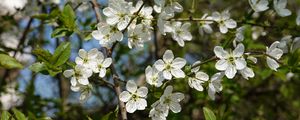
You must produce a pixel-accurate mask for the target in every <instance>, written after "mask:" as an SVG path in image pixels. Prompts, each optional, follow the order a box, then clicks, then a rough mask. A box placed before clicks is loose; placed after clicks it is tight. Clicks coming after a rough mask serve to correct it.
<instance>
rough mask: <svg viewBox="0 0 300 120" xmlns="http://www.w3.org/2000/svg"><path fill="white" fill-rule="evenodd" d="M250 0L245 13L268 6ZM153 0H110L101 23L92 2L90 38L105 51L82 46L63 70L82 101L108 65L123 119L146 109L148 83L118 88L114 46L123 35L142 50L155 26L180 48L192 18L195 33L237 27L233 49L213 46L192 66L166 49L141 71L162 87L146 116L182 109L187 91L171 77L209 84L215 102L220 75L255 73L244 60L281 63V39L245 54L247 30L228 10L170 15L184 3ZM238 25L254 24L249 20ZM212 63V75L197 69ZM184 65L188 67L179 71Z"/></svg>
mask: <svg viewBox="0 0 300 120" xmlns="http://www.w3.org/2000/svg"><path fill="white" fill-rule="evenodd" d="M249 2H250V5H251V7H252V8H253V12H250V13H249V15H248V16H251V15H252V14H253V13H254V12H262V11H265V10H267V9H269V8H268V7H267V5H268V1H267V0H261V1H260V2H254V1H249ZM278 2H283V3H284V2H286V1H285V0H279V1H278ZM154 3H155V4H154V6H147V5H145V3H144V2H143V1H137V2H136V3H132V2H126V1H124V0H109V3H108V7H105V8H104V9H103V14H104V15H105V16H106V18H105V21H102V20H101V15H100V13H99V7H98V4H97V2H96V0H93V1H92V4H93V8H94V11H95V15H96V18H97V21H98V22H99V23H98V25H97V30H94V31H93V32H92V36H93V37H94V38H95V39H96V40H99V44H100V45H101V47H104V48H105V50H106V51H104V52H100V51H98V50H97V49H92V50H90V51H85V50H83V49H81V50H79V53H78V55H79V56H78V57H77V58H76V60H75V63H76V66H75V68H74V69H71V70H66V71H65V72H64V75H65V76H66V77H70V78H71V85H72V86H71V89H72V90H73V91H80V92H81V97H80V99H81V100H85V99H87V98H88V96H89V95H90V93H91V92H90V90H91V89H92V84H90V83H89V77H91V76H92V74H99V78H103V77H105V76H106V70H107V69H108V68H109V69H110V71H111V78H112V79H113V81H114V84H112V83H110V82H109V81H106V80H103V82H104V83H105V84H107V85H108V86H111V87H113V88H114V90H115V92H116V95H117V97H118V99H119V108H120V111H121V118H122V119H124V120H125V119H127V114H126V111H127V112H128V113H134V112H135V111H137V110H145V109H146V108H147V107H148V103H149V102H147V95H148V92H149V91H148V88H147V87H146V85H143V86H138V85H137V83H136V82H135V81H134V80H128V81H126V90H125V91H123V92H121V86H120V84H119V82H121V81H122V82H123V80H120V76H119V75H118V73H117V71H116V70H115V67H114V62H117V61H113V56H112V54H113V52H114V48H115V47H116V45H117V44H118V43H119V42H122V41H124V38H126V39H127V45H128V47H129V48H130V49H138V48H143V47H144V44H147V42H148V41H151V40H152V34H153V29H156V30H158V31H159V33H160V34H161V35H163V36H166V35H167V34H170V35H171V37H172V39H173V40H174V41H176V42H177V43H178V45H179V46H180V47H184V46H185V43H186V42H189V41H191V40H192V39H193V36H192V34H191V33H190V32H189V29H190V26H191V23H190V22H196V23H197V25H198V29H199V32H200V33H201V34H202V35H203V34H204V33H208V34H210V33H212V32H213V29H212V27H211V25H212V24H213V23H216V24H217V26H218V28H219V31H220V32H221V33H222V34H226V33H228V32H229V31H230V30H232V31H234V30H236V31H235V32H234V33H235V35H234V38H232V39H231V40H230V42H229V44H230V43H232V46H233V47H234V49H229V48H227V45H225V47H226V48H224V47H222V46H215V47H214V49H213V52H214V54H215V56H213V57H211V58H209V59H207V60H205V61H203V62H201V61H197V62H195V63H193V64H192V65H187V61H186V60H185V59H184V58H180V57H176V58H175V57H174V53H173V52H172V51H171V50H166V51H165V52H164V54H163V56H162V59H158V60H157V61H156V62H154V63H153V65H151V66H148V67H147V68H146V69H145V76H146V78H145V81H146V82H147V84H148V85H149V86H153V87H157V88H160V87H161V88H163V89H164V92H163V94H162V95H161V96H160V98H159V99H157V101H155V102H153V103H152V105H151V106H150V108H151V110H150V112H149V117H151V118H152V119H160V120H161V119H166V118H167V116H168V114H169V110H171V111H172V112H173V113H178V112H180V111H181V109H182V108H181V105H180V102H181V101H182V100H183V99H184V98H185V97H184V96H185V95H184V94H183V93H181V92H174V93H173V89H174V88H173V86H172V85H168V84H171V83H169V81H174V80H175V79H187V80H188V81H187V83H188V85H189V86H190V88H193V89H195V90H197V91H203V90H204V89H205V88H207V89H208V90H207V91H208V95H209V97H210V98H211V99H212V100H214V99H215V94H216V93H218V92H221V91H222V89H223V87H222V80H223V79H224V77H226V78H227V79H234V78H235V76H237V75H238V74H239V75H241V76H242V77H243V78H244V79H249V78H253V77H254V76H255V73H254V71H253V69H252V68H251V67H250V66H248V62H252V63H251V64H256V63H257V58H256V57H257V56H263V57H264V58H265V59H266V63H267V66H268V67H269V68H271V69H272V70H274V71H277V69H278V68H279V67H280V64H283V63H282V62H280V58H281V56H282V55H283V54H284V51H283V50H282V48H281V42H279V41H276V42H274V43H273V44H272V45H271V46H270V47H266V51H265V52H264V51H258V52H248V53H245V49H246V48H245V46H244V44H243V43H242V42H243V40H244V29H245V28H244V27H243V26H242V27H240V28H237V27H238V24H237V22H236V21H235V20H234V19H232V18H231V16H230V13H229V10H225V11H223V12H213V13H212V15H211V16H209V15H208V14H204V15H203V17H202V18H194V17H189V18H174V17H175V14H176V13H180V12H182V11H183V7H182V6H181V5H180V4H179V3H178V2H170V3H168V2H166V1H164V0H161V1H154ZM134 4H135V5H134ZM277 5H278V4H277V0H274V9H275V11H276V12H277V13H278V15H279V16H282V17H284V16H288V15H289V14H290V13H289V12H290V11H289V10H288V9H286V8H284V7H283V6H279V5H278V6H277ZM153 11H154V12H155V13H156V16H155V17H154V16H152V15H153V14H154V12H153ZM154 23H156V24H154ZM242 24H249V25H253V24H250V23H248V22H247V23H242ZM155 25H156V26H155ZM256 25H257V24H256ZM262 27H265V26H262ZM236 28H237V29H236ZM154 34H156V33H154ZM104 53H105V54H106V55H105V54H104ZM215 61H216V63H215V68H216V69H217V70H218V72H217V73H215V74H214V75H212V76H211V77H210V76H209V75H208V74H207V73H205V72H204V71H203V70H201V69H200V66H201V65H204V64H207V63H209V62H215ZM279 63H280V64H279ZM183 68H188V69H184V70H182V69H183ZM124 82H125V81H124ZM205 83H208V85H207V86H204V85H205ZM151 91H152V90H150V92H151ZM124 103H126V104H124Z"/></svg>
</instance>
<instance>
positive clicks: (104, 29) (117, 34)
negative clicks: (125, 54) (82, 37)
mask: <svg viewBox="0 0 300 120" xmlns="http://www.w3.org/2000/svg"><path fill="white" fill-rule="evenodd" d="M92 36H93V37H94V38H95V39H96V40H99V44H100V45H101V46H103V47H107V48H109V47H111V46H112V45H113V43H114V42H116V41H122V40H123V33H122V32H121V31H119V30H118V29H117V28H116V27H115V26H111V25H108V24H106V23H99V24H98V25H97V30H94V31H93V32H92Z"/></svg>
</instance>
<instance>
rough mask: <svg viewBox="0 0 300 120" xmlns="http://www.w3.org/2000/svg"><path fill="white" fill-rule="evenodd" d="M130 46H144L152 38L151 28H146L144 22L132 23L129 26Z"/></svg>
mask: <svg viewBox="0 0 300 120" xmlns="http://www.w3.org/2000/svg"><path fill="white" fill-rule="evenodd" d="M127 33H128V47H129V48H130V49H132V48H133V47H136V48H142V47H144V42H146V41H148V40H150V39H151V34H150V33H149V30H146V28H145V26H144V25H143V24H138V25H135V24H133V25H130V26H129V27H128V32H127Z"/></svg>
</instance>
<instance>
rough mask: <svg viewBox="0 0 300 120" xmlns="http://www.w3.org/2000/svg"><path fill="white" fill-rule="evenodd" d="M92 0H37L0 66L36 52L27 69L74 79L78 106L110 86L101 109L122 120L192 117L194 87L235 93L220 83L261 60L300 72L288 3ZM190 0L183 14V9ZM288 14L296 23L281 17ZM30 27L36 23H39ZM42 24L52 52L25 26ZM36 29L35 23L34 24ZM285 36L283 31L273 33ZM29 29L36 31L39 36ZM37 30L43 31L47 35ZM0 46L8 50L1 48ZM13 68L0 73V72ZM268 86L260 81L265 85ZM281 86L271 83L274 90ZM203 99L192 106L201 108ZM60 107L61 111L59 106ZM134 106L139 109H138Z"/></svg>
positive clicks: (12, 9) (273, 69)
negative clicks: (47, 27) (25, 48)
mask: <svg viewBox="0 0 300 120" xmlns="http://www.w3.org/2000/svg"><path fill="white" fill-rule="evenodd" d="M24 1H27V0H24ZM56 2H57V1H56ZM98 2H99V1H97V0H90V1H80V2H75V4H74V1H73V2H72V1H68V2H67V3H66V4H65V6H64V7H62V6H61V7H60V5H61V4H58V3H56V4H55V3H53V1H48V2H46V1H44V0H40V1H39V2H38V4H42V5H43V6H42V7H41V10H40V11H42V14H40V15H29V16H30V19H29V22H28V25H27V26H25V30H24V33H23V34H22V36H21V37H20V38H21V40H20V42H18V45H17V46H13V47H10V44H8V45H6V44H5V42H3V45H2V41H1V42H0V47H1V49H0V50H1V52H0V55H1V56H6V57H9V55H10V57H9V59H8V60H7V59H4V58H3V59H4V60H2V61H0V62H1V63H0V66H1V67H2V66H5V65H7V61H13V60H14V59H13V58H14V57H15V58H16V56H17V55H16V54H17V53H19V51H21V52H22V53H28V54H34V55H35V56H36V59H35V61H36V63H34V64H32V65H31V66H30V70H32V71H33V72H35V73H42V74H46V75H50V76H53V77H54V78H59V79H61V78H62V77H58V76H59V75H60V74H61V73H62V74H63V75H64V77H65V78H68V79H69V80H70V88H71V90H72V91H74V92H78V93H80V97H79V100H80V102H81V103H84V102H86V100H88V99H89V98H90V97H91V96H93V94H97V96H100V97H99V98H100V100H101V102H102V101H105V99H106V98H105V95H106V94H102V93H101V92H100V91H98V88H108V90H109V92H112V93H114V94H112V95H113V98H114V99H111V98H110V99H109V100H108V101H109V102H110V104H109V105H107V106H110V107H111V106H113V107H115V108H116V110H115V111H113V112H110V113H109V114H115V115H119V116H114V117H117V118H119V119H122V120H127V119H140V118H139V117H140V116H144V115H145V114H147V116H148V117H149V118H151V119H153V120H165V119H167V118H171V117H172V116H173V115H175V114H176V115H180V114H177V113H180V112H186V113H191V114H194V113H193V112H194V111H188V110H186V109H189V108H188V107H189V106H186V104H187V103H189V102H191V101H193V102H194V101H196V100H195V98H196V96H197V95H198V94H195V93H196V92H197V93H199V94H202V93H204V94H203V96H205V98H208V99H209V100H216V101H217V103H218V100H220V99H221V98H223V97H224V96H226V95H225V94H226V93H228V91H230V92H232V90H230V88H229V87H228V86H226V85H227V84H226V83H228V82H231V81H235V80H238V79H246V80H250V79H255V78H257V79H259V78H260V77H261V75H260V71H256V69H258V67H259V69H262V70H265V69H266V68H269V69H266V70H267V71H268V72H270V73H272V76H273V77H274V76H275V74H280V73H281V72H282V71H284V72H287V71H288V72H289V73H297V72H299V70H300V63H299V59H300V58H299V57H298V54H299V48H300V37H297V36H296V35H298V34H297V31H298V30H299V28H298V27H299V25H300V11H298V13H297V16H295V15H293V14H292V13H293V12H292V9H289V8H288V6H289V5H288V1H287V0H271V1H270V0H248V2H241V4H242V5H244V4H246V5H247V6H248V8H249V9H247V8H246V9H244V8H243V10H246V11H244V13H243V12H241V11H238V10H237V9H236V7H228V9H224V10H223V11H211V10H212V9H211V8H213V7H214V5H212V6H213V7H211V6H210V7H211V8H210V9H207V10H208V11H205V10H203V11H199V12H198V10H199V8H200V7H199V8H197V7H198V5H199V6H200V3H201V6H206V5H207V3H209V4H210V1H201V2H199V1H196V0H192V1H182V2H177V0H153V1H146V0H144V1H143V0H137V1H126V0H108V1H107V5H106V4H102V3H101V4H100V2H99V3H98ZM289 2H290V1H289ZM202 3H203V5H202ZM3 4H8V2H7V3H6V2H3V3H0V6H1V7H0V10H2V11H0V16H1V18H0V20H2V19H11V18H9V17H8V18H7V17H3V18H2V15H3V16H5V15H16V12H17V11H18V10H17V9H16V8H18V9H22V8H23V7H24V6H23V7H19V6H18V5H10V4H8V5H7V6H8V8H4V9H3V7H5V6H4V5H3ZM25 4H26V3H24V5H25ZM28 4H29V3H28ZM32 4H34V3H32ZM190 4H191V6H190V10H189V11H188V10H187V9H186V8H184V7H183V6H182V5H190ZM211 4H214V3H213V2H212V3H211ZM44 5H45V6H51V7H49V8H48V7H45V6H44ZM52 6H53V7H52ZM218 7H219V6H218ZM1 8H2V9H1ZM61 8H62V9H61ZM84 8H86V9H90V12H93V14H91V18H90V19H86V16H88V15H90V14H86V13H84V12H82V11H81V10H82V9H84ZM48 9H49V10H48ZM201 9H202V8H201ZM79 13H80V14H82V16H80V15H78V14H79ZM200 13H201V14H200ZM236 13H238V14H236ZM199 14H200V16H199ZM80 17H83V18H84V20H81V19H80ZM94 18H95V19H94ZM287 18H288V19H291V18H292V19H293V20H296V21H293V22H290V21H289V22H285V21H284V22H280V21H283V20H287ZM294 18H295V19H294ZM35 19H37V20H40V21H35ZM278 19H279V20H278ZM93 20H94V21H93ZM37 22H38V23H37ZM3 24H7V23H3ZM36 24H40V26H39V27H36ZM44 24H48V25H50V27H51V29H53V32H52V34H51V37H52V38H56V46H55V47H57V48H56V49H55V50H54V52H53V53H51V52H50V51H51V50H49V51H48V50H45V48H39V47H40V46H41V47H43V45H44V44H43V41H39V42H41V43H37V44H36V42H35V41H34V42H32V41H30V40H27V38H28V36H30V35H32V34H31V33H35V32H37V33H39V32H41V31H42V29H44V26H43V25H44ZM82 24H84V25H83V26H79V25H82ZM20 26H22V24H21V25H20ZM35 28H39V29H38V30H37V31H36V30H35ZM2 29H3V30H4V29H6V28H5V27H3V28H1V30H0V32H2ZM40 30H41V31H40ZM31 31H34V32H31ZM73 34H75V35H77V36H76V37H78V39H79V45H78V46H79V47H78V49H79V50H78V51H77V50H76V54H77V56H75V61H74V62H73V61H71V60H69V59H70V58H71V59H72V58H73V56H72V55H71V51H72V50H73V51H74V49H71V45H74V44H72V43H71V42H70V41H71V39H73V38H72V37H70V36H71V35H73ZM272 34H273V35H272ZM281 34H283V35H284V36H283V37H282V39H281V40H277V38H278V37H281V36H280V35H281ZM3 36H4V37H3ZM8 36H9V37H11V35H10V34H6V35H2V33H1V35H0V40H1V39H3V38H4V39H7V38H9V37H8ZM32 36H33V37H32V38H35V34H33V35H32ZM40 36H42V37H41V38H43V36H45V35H44V34H41V35H40ZM17 38H19V37H17ZM91 39H93V40H96V41H97V42H99V44H96V45H93V48H90V49H82V48H85V47H83V44H85V41H84V40H91ZM198 39H200V40H198ZM275 39H276V40H275ZM9 41H12V40H9ZM28 41H29V42H28ZM60 41H65V42H60ZM75 41H76V40H75ZM72 42H73V41H72ZM25 44H26V45H27V44H30V45H32V48H34V49H35V50H32V52H31V50H30V52H27V51H24V52H23V51H22V50H23V47H22V46H23V45H24V46H25ZM30 45H29V46H30ZM19 47H22V49H20V48H19ZM2 50H3V51H5V52H3V53H2ZM187 50H188V51H189V52H190V53H189V54H183V53H185V51H187ZM191 51H196V52H197V54H194V53H192V52H191ZM196 52H195V53H196ZM137 53H139V55H138V56H137V55H136V54H137ZM133 54H134V55H136V56H132V55H133ZM199 54H200V56H198V55H199ZM124 56H125V57H124ZM11 59H13V60H11ZM131 59H134V60H131ZM3 61H4V62H3ZM141 61H142V62H141ZM14 62H15V63H18V61H14ZM8 65H11V63H9V64H8ZM13 65H14V64H13ZM17 65H18V64H17ZM9 67H11V66H9ZM17 67H20V66H17ZM21 67H22V66H21ZM9 73H10V72H7V73H5V75H4V78H5V77H7V76H8V75H9ZM263 74H264V73H263ZM282 76H283V75H282ZM282 76H281V77H282ZM268 78H270V79H271V77H268ZM247 83H249V84H250V83H252V81H247ZM267 83H268V82H265V81H264V83H263V86H265V85H267ZM279 83H281V82H278V83H276V87H275V88H276V89H277V88H279V86H278V85H277V84H279ZM60 86H62V85H60ZM68 87H69V86H68ZM223 89H224V90H225V91H223ZM252 89H254V88H253V87H251V90H252ZM273 89H274V88H272V89H270V90H273ZM280 89H282V88H280ZM222 91H223V92H222ZM262 91H269V89H266V90H262ZM259 92H260V91H259ZM255 93H256V92H253V93H252V92H248V93H246V94H255ZM220 94H224V96H220ZM101 95H103V96H104V98H103V96H101ZM109 95H110V94H109ZM0 97H1V94H0ZM197 98H198V96H197ZM62 101H64V100H62ZM199 101H201V100H199ZM199 101H198V102H197V103H195V104H197V105H199ZM203 101H204V100H203ZM206 103H207V102H206V101H205V102H203V103H202V101H201V105H200V106H201V107H202V106H203V105H202V104H205V106H206ZM104 104H105V103H104ZM192 107H194V106H192ZM64 108H65V107H63V110H61V111H62V113H64V112H65V110H64ZM108 109H111V108H108ZM193 109H194V108H193ZM197 110H198V108H197ZM101 112H102V111H101ZM105 112H106V111H105ZM138 113H142V114H143V115H140V116H139V115H138ZM203 113H204V117H205V118H207V114H210V115H208V116H214V115H212V114H213V112H212V111H210V112H209V111H208V110H207V108H206V107H205V109H204V108H203ZM109 114H108V115H109ZM136 116H138V117H136ZM198 116H200V118H193V119H201V117H202V116H201V114H200V115H199V114H198ZM213 118H214V117H212V119H213ZM215 119H216V118H215Z"/></svg>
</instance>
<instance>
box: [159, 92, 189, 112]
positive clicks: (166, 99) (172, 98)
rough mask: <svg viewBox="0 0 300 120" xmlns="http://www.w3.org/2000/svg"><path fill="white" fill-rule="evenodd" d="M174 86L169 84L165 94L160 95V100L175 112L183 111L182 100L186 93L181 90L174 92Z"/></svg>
mask: <svg viewBox="0 0 300 120" xmlns="http://www.w3.org/2000/svg"><path fill="white" fill-rule="evenodd" d="M172 91H173V87H172V86H167V87H166V89H165V90H164V94H163V95H162V96H161V97H160V99H159V102H160V104H161V105H163V106H166V107H167V108H168V109H170V110H171V111H172V112H174V113H179V112H180V111H181V106H180V104H179V102H180V101H182V100H183V99H184V94H183V93H180V92H176V93H172Z"/></svg>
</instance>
